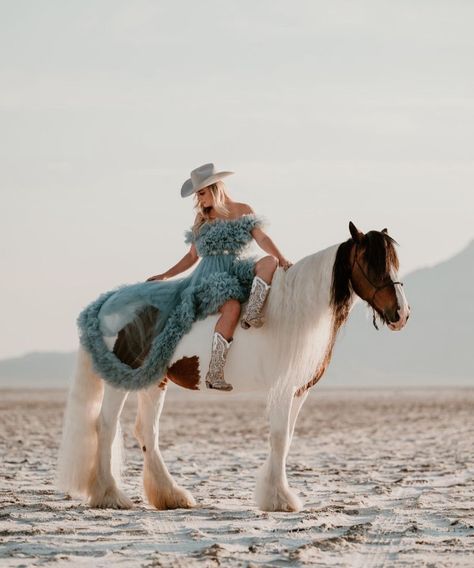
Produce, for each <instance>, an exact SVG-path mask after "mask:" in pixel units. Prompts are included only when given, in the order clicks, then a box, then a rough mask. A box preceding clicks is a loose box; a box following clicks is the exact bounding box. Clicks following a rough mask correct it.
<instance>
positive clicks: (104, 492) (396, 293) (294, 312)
mask: <svg viewBox="0 0 474 568" xmlns="http://www.w3.org/2000/svg"><path fill="white" fill-rule="evenodd" d="M349 231H350V237H349V238H348V239H347V240H346V241H345V242H343V243H340V244H336V245H333V246H330V247H328V248H326V249H325V250H321V251H319V252H316V253H314V254H311V255H309V256H306V257H304V258H302V259H301V260H299V261H298V262H296V263H295V264H294V265H293V266H292V267H291V268H290V269H288V270H287V271H284V270H283V269H281V268H279V269H277V271H276V272H275V275H274V277H273V282H272V289H271V292H270V294H269V296H268V299H267V303H266V305H265V314H264V315H265V322H266V323H265V325H264V326H263V327H262V328H259V329H254V328H250V329H248V330H243V329H240V328H238V329H236V332H235V335H234V337H235V341H234V343H233V346H232V349H231V350H230V351H229V354H228V359H227V363H226V368H225V374H226V379H227V380H228V381H229V382H231V383H232V384H233V387H234V389H233V391H232V392H231V393H229V392H227V393H219V392H215V394H214V396H225V397H234V396H235V395H238V394H240V393H245V392H247V393H248V392H260V393H262V392H263V393H266V394H267V410H268V418H269V442H270V444H269V445H270V448H269V454H268V457H267V459H266V462H265V463H264V465H263V467H262V468H261V471H260V472H259V475H258V477H257V483H256V488H255V495H254V498H255V501H256V504H257V506H258V507H259V508H260V509H261V510H263V511H299V510H301V508H302V502H301V501H300V499H299V497H298V495H297V494H296V493H295V492H294V491H293V490H292V489H291V488H290V486H289V484H288V480H287V476H286V460H287V456H288V451H289V448H290V445H291V442H292V438H293V433H294V429H295V424H296V420H297V417H298V414H299V412H300V410H301V408H302V406H303V404H304V402H305V400H306V398H307V396H308V393H309V390H310V389H311V387H313V386H314V385H315V384H316V383H317V382H318V381H319V380H320V379H321V377H322V376H323V374H324V372H325V371H326V369H327V367H328V365H329V363H330V360H331V355H332V351H333V347H334V344H335V342H336V339H337V336H338V332H339V331H340V329H341V328H342V326H343V325H344V324H345V323H346V321H347V319H348V317H349V314H350V311H351V309H352V307H353V306H354V304H355V302H356V301H357V300H359V299H361V300H363V301H364V302H366V303H367V305H368V306H369V307H370V308H371V309H372V310H373V314H374V325H375V326H376V327H377V323H376V318H377V320H378V321H379V322H381V323H383V324H386V325H387V326H388V328H389V329H390V330H393V331H398V330H401V329H402V328H403V327H404V326H405V324H406V322H407V320H408V317H409V313H410V307H409V305H408V303H407V300H406V297H405V294H404V291H403V288H402V286H403V284H402V282H400V281H399V280H398V277H397V274H398V269H399V261H398V256H397V252H396V250H395V245H396V244H397V243H396V241H394V239H392V238H391V237H390V236H389V235H388V232H387V229H383V230H382V231H375V230H374V231H369V232H367V233H366V234H364V233H363V232H361V231H359V230H358V229H357V228H356V226H355V225H354V224H353V223H352V222H350V223H349ZM217 317H218V315H211V316H208V317H207V318H205V319H203V320H201V321H196V322H195V323H194V324H193V326H192V328H191V330H190V331H189V333H187V334H186V335H185V336H184V337H183V338H182V339H181V340H180V342H179V343H178V345H177V347H176V349H175V352H174V354H173V357H172V360H171V361H170V362H169V365H168V368H167V371H166V373H165V374H164V375H163V376H159V377H156V383H155V384H153V386H151V387H148V388H146V389H142V390H139V391H138V413H137V418H136V424H135V432H134V434H135V437H136V439H137V440H138V443H139V445H140V448H141V449H142V452H143V457H144V468H143V485H144V493H145V496H146V498H147V500H148V502H149V503H150V505H152V506H154V507H155V508H156V509H159V510H163V509H174V508H190V507H194V506H195V505H196V503H195V500H194V498H193V496H192V495H191V493H190V492H189V491H188V490H187V489H185V488H183V487H180V486H179V485H178V484H177V483H176V482H175V480H174V479H173V477H172V476H171V475H170V473H169V471H168V469H167V467H166V464H165V462H164V461H163V458H162V456H161V453H160V448H159V441H158V438H159V420H160V414H161V411H162V408H163V404H164V400H165V395H166V391H167V386H168V384H169V382H174V383H175V384H177V385H179V386H181V387H183V388H187V389H191V390H194V391H195V393H196V395H199V393H202V392H209V391H208V390H207V389H206V388H205V386H204V383H203V380H202V379H201V370H205V369H207V368H208V364H209V360H210V349H209V345H210V344H211V337H212V333H213V329H214V325H215V322H216V320H217ZM129 325H130V324H129ZM125 331H126V330H122V331H121V332H120V333H119V334H118V336H117V337H116V338H113V341H111V342H110V344H109V345H108V347H109V348H110V349H111V350H112V349H113V350H114V352H115V353H116V354H117V356H121V358H122V360H123V361H124V362H127V361H129V362H130V364H132V360H133V359H134V358H133V357H132V358H130V353H132V352H134V350H133V349H132V347H131V346H132V343H133V341H132V339H133V327H132V328H131V330H130V329H129V330H128V331H129V333H125ZM135 335H137V334H135ZM139 335H140V334H139ZM142 336H143V337H145V339H144V338H143V337H142ZM140 337H141V339H140V338H138V339H137V337H135V342H138V343H140V341H142V342H143V341H146V333H145V334H144V335H143V334H141V335H140ZM139 339H140V340H139ZM140 349H142V350H143V345H141V347H140ZM145 351H146V350H145ZM135 353H136V350H135ZM132 355H133V353H132ZM211 392H213V393H214V391H211ZM127 395H128V392H127V391H124V390H120V389H117V388H115V387H112V386H111V385H110V384H109V383H107V382H105V381H104V379H103V378H102V377H101V376H100V375H99V374H98V373H97V371H96V370H95V369H94V366H93V364H92V360H91V357H90V354H89V353H88V352H86V351H85V350H84V349H80V350H79V353H78V359H77V367H76V373H75V378H74V381H73V383H72V385H71V388H70V392H69V396H68V402H67V408H66V413H65V419H64V429H63V437H62V442H61V448H60V457H59V462H58V477H57V483H58V487H59V488H60V489H61V490H63V491H65V492H66V493H68V494H69V495H71V496H81V497H85V498H87V500H88V503H89V505H90V506H91V507H98V508H116V509H126V508H131V507H132V506H133V503H132V501H131V500H130V499H129V498H128V497H127V496H126V495H125V493H124V492H123V490H122V489H121V488H120V487H119V481H118V475H119V469H120V467H119V466H120V455H119V454H120V446H121V432H120V425H119V417H120V414H121V411H122V409H123V406H124V403H125V400H126V398H127Z"/></svg>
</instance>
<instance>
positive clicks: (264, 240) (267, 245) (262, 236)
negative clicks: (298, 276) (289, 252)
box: [252, 227, 291, 270]
mask: <svg viewBox="0 0 474 568" xmlns="http://www.w3.org/2000/svg"><path fill="white" fill-rule="evenodd" d="M252 237H253V238H254V239H255V241H256V242H257V244H258V246H259V247H260V248H261V249H262V250H264V251H265V252H266V253H268V254H271V255H272V256H274V257H275V258H276V259H277V260H278V264H279V266H282V267H283V268H284V269H285V270H287V269H288V268H290V266H291V262H290V261H289V260H287V259H286V258H285V257H284V256H283V255H282V254H281V252H280V251H279V250H278V247H277V246H276V244H275V243H274V242H273V241H272V239H271V238H270V237H269V236H268V235H267V234H266V233H265V232H264V231H262V229H260V228H259V227H255V228H254V229H252Z"/></svg>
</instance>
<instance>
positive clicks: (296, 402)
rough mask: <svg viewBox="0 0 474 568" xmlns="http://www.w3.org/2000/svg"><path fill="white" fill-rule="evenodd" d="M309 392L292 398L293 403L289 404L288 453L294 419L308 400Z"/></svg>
mask: <svg viewBox="0 0 474 568" xmlns="http://www.w3.org/2000/svg"><path fill="white" fill-rule="evenodd" d="M308 394H309V390H307V391H305V392H304V393H303V394H302V395H300V396H295V397H294V398H293V402H292V404H291V412H290V424H289V441H288V451H287V456H288V452H289V450H290V446H291V442H292V441H293V434H294V432H295V425H296V419H297V418H298V415H299V413H300V410H301V407H302V406H303V404H304V402H305V400H306V399H307V398H308Z"/></svg>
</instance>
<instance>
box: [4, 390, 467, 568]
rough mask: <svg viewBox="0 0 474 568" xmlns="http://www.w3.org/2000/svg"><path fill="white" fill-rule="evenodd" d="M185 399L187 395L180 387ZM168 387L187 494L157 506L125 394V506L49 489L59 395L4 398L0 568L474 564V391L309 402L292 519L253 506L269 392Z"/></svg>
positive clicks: (331, 394)
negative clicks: (209, 394) (180, 501)
mask: <svg viewBox="0 0 474 568" xmlns="http://www.w3.org/2000/svg"><path fill="white" fill-rule="evenodd" d="M190 395H192V393H190ZM226 396H228V395H226V394H224V395H222V396H220V397H219V398H215V397H214V398H210V399H209V400H208V399H202V398H199V399H197V400H193V398H192V396H189V395H188V396H186V397H185V399H183V398H179V397H178V396H177V395H176V393H170V396H169V398H168V400H167V403H166V404H165V411H164V414H163V417H162V421H161V424H162V428H161V446H162V449H163V455H164V458H165V460H166V461H167V464H168V467H169V469H170V471H171V473H172V474H173V475H174V476H175V478H176V480H177V481H178V482H179V483H180V484H181V485H183V486H184V487H186V488H187V489H189V490H190V491H191V492H192V493H193V495H194V497H195V498H196V500H197V502H198V507H197V508H195V509H192V510H175V511H156V510H154V509H151V508H150V507H148V506H147V505H146V504H145V503H144V501H143V499H142V493H141V479H140V473H141V463H142V456H141V451H140V449H139V447H138V444H137V442H136V441H135V439H134V438H133V435H132V431H133V421H134V412H135V404H134V403H135V400H134V397H133V396H132V397H131V398H130V400H129V401H128V402H127V405H126V408H125V411H124V415H123V419H122V424H123V429H124V438H125V457H126V463H125V469H124V487H125V490H126V492H127V493H128V495H129V496H131V497H132V499H133V501H134V502H135V503H136V508H135V509H133V510H130V511H113V510H93V509H89V508H88V507H87V506H85V505H84V504H82V503H80V502H79V501H76V500H71V499H65V498H64V495H62V494H61V493H59V492H56V491H55V489H54V469H55V461H56V457H57V449H58V444H59V439H60V431H61V421H62V414H63V410H64V404H65V398H66V393H65V392H63V391H40V390H36V391H32V390H29V391H22V390H1V391H0V452H1V454H0V455H1V463H2V467H1V471H0V565H1V566H42V565H45V564H48V563H50V562H54V565H55V566H58V567H59V566H63V565H64V566H76V565H77V566H80V565H84V566H86V565H87V566H107V567H110V566H145V567H152V566H155V567H158V566H164V567H167V566H173V567H191V566H218V565H222V566H290V565H291V566H321V567H324V566H338V567H340V566H360V567H364V568H365V567H376V566H390V567H391V566H416V567H419V566H427V567H428V566H433V567H435V566H448V567H449V566H473V565H474V452H473V450H474V389H458V390H454V389H453V390H446V389H443V390H424V391H420V390H404V391H402V390H400V391H397V390H393V389H392V390H378V391H375V390H359V391H357V390H351V391H344V392H343V391H341V390H329V389H326V390H324V389H321V388H318V387H316V388H315V389H314V390H313V392H312V393H311V395H310V397H309V399H308V401H307V403H306V405H305V406H304V408H303V410H302V412H301V415H300V419H299V421H298V424H297V429H296V436H295V439H294V442H293V446H292V449H291V452H290V456H289V460H288V476H289V482H290V485H291V486H292V487H293V488H294V489H295V490H296V491H297V492H299V493H300V495H301V497H302V498H303V499H304V501H305V507H304V509H303V510H302V511H301V512H299V513H290V514H285V513H265V512H261V511H259V510H257V509H256V507H255V506H254V502H253V499H252V491H253V487H254V479H255V475H256V472H257V469H258V467H259V466H260V465H261V464H262V463H263V461H264V459H265V456H266V451H267V425H266V421H265V417H264V407H265V405H264V401H262V400H255V399H252V398H239V399H238V400H236V401H231V400H230V399H228V398H226Z"/></svg>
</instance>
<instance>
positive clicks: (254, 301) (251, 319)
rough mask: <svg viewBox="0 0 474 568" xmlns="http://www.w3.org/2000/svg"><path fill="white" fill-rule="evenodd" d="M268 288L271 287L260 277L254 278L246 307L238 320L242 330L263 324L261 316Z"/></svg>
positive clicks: (263, 320)
mask: <svg viewBox="0 0 474 568" xmlns="http://www.w3.org/2000/svg"><path fill="white" fill-rule="evenodd" d="M270 288H271V286H270V285H269V284H267V283H266V282H265V280H262V279H261V278H260V276H255V278H254V279H253V282H252V289H251V290H250V296H249V301H248V302H247V307H246V308H245V312H244V315H243V316H242V319H241V320H240V325H241V326H242V327H243V328H244V329H248V328H249V327H250V326H252V327H262V325H263V324H264V322H265V319H264V317H263V316H262V310H263V306H264V304H265V300H266V299H267V296H268V292H269V290H270Z"/></svg>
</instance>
